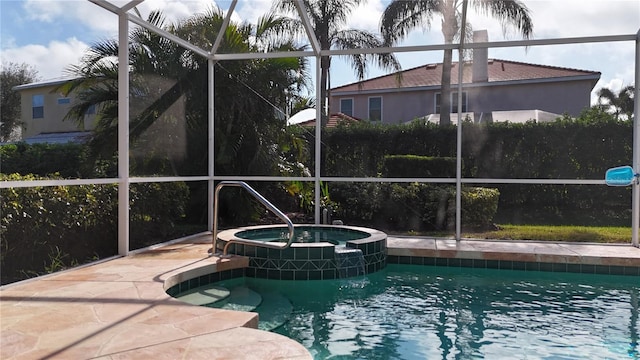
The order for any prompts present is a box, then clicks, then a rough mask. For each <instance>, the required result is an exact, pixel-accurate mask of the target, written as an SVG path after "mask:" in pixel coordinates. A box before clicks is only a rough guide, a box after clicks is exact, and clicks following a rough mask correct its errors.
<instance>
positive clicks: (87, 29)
mask: <svg viewBox="0 0 640 360" xmlns="http://www.w3.org/2000/svg"><path fill="white" fill-rule="evenodd" d="M471 1H473V0H471ZM521 1H522V2H523V3H524V4H525V5H526V6H527V7H528V8H529V10H530V16H531V17H532V19H533V24H534V32H533V37H532V38H533V39H550V38H568V37H582V36H601V35H630V34H636V33H638V31H639V30H640V0H607V1H603V0H562V1H558V0H521ZM111 2H112V3H113V4H116V5H118V6H122V5H124V4H126V3H128V1H122V0H112V1H111ZM389 2H390V0H369V1H365V4H364V5H361V6H360V8H358V9H357V10H356V11H355V12H354V13H353V14H354V15H353V16H352V18H351V19H350V20H349V22H348V24H347V27H348V28H356V29H362V30H368V31H371V32H378V28H379V19H380V15H381V14H382V11H383V10H384V8H385V6H386V5H387V4H388V3H389ZM230 3H231V1H230V0H192V1H169V0H145V1H144V2H142V3H141V4H140V5H139V6H138V7H137V8H138V10H139V11H140V13H141V14H142V15H143V17H145V16H146V14H149V12H150V11H152V10H157V9H162V11H163V13H164V14H165V16H166V17H167V19H168V20H169V21H172V22H175V21H178V20H180V19H184V18H186V17H188V16H190V15H193V14H196V13H200V12H202V11H203V10H205V9H206V8H207V7H209V6H211V4H215V5H217V6H219V7H220V8H221V9H223V10H226V9H228V8H229V4H230ZM270 7H271V1H268V0H239V2H238V5H237V7H236V9H235V11H234V14H233V19H234V20H235V21H249V22H254V21H255V20H256V19H257V18H258V17H259V16H261V15H263V14H265V13H266V12H268V10H269V9H270ZM439 21H440V20H439V19H437V20H436V21H434V26H433V27H432V28H431V29H427V28H418V29H416V30H414V31H413V32H411V33H409V35H408V36H407V38H406V39H405V40H404V41H403V42H401V43H400V44H399V45H401V46H407V45H434V44H442V43H443V37H442V34H441V31H440V28H439ZM468 21H469V23H471V24H472V26H473V29H475V30H480V29H486V30H487V31H488V34H489V40H490V41H502V40H518V39H519V37H518V35H517V33H515V32H514V31H512V30H509V29H507V31H506V32H505V31H503V29H502V27H501V26H500V23H499V22H498V21H497V20H494V19H491V18H488V17H486V16H482V15H480V14H477V13H475V12H474V11H470V12H469V15H468ZM117 26H118V22H117V17H116V16H115V15H114V14H112V13H110V12H108V11H106V10H104V9H102V8H101V7H99V6H97V5H95V4H93V3H91V2H90V1H87V0H0V60H1V62H2V64H3V65H4V64H7V63H8V62H13V63H27V64H29V65H31V66H33V67H34V68H35V69H36V70H37V71H38V74H39V76H40V80H53V79H59V78H63V77H67V76H69V72H68V69H69V67H70V66H71V65H77V64H79V63H80V60H81V58H82V55H83V53H84V52H85V51H86V49H87V48H88V47H89V46H90V45H91V44H94V43H97V42H99V41H101V40H104V39H109V38H115V37H117ZM397 57H398V59H399V60H400V63H401V65H402V67H403V68H405V69H407V68H411V67H415V66H419V65H423V64H428V63H438V62H442V52H439V51H432V52H422V53H398V54H397ZM489 57H490V58H498V59H505V60H513V61H522V62H527V63H532V64H544V65H551V66H560V67H568V68H574V69H581V70H590V71H599V72H601V73H602V76H601V79H600V81H599V82H598V83H597V84H596V86H595V88H594V92H593V94H592V102H593V103H594V102H595V100H596V96H595V92H596V91H597V90H598V89H600V88H603V87H606V88H610V89H612V90H614V91H617V90H619V89H621V88H622V87H624V86H627V85H633V84H634V66H635V64H634V58H635V44H634V42H632V41H625V42H616V43H596V44H578V45H553V46H532V47H528V48H497V49H490V50H489ZM310 72H311V73H312V74H313V73H314V72H315V71H313V70H311V71H310ZM385 73H386V71H385V70H383V69H379V68H376V67H375V66H373V65H372V66H370V69H369V71H368V73H367V78H370V77H374V76H380V75H383V74H385ZM357 80H358V79H357V78H356V76H355V74H354V72H353V70H351V68H350V67H349V65H348V63H347V62H346V61H345V60H343V59H341V58H335V59H334V60H332V67H331V86H332V87H335V86H340V85H344V84H347V83H351V82H354V81H357Z"/></svg>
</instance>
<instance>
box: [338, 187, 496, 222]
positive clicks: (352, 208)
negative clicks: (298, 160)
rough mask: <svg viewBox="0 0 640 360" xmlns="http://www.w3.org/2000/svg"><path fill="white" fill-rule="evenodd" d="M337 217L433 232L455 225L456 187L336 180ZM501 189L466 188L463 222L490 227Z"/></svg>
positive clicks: (462, 198)
mask: <svg viewBox="0 0 640 360" xmlns="http://www.w3.org/2000/svg"><path fill="white" fill-rule="evenodd" d="M329 192H330V194H331V199H332V200H333V201H335V202H337V203H338V204H339V206H338V209H339V211H338V213H337V214H335V216H334V217H336V218H338V219H341V220H343V221H344V222H345V223H347V224H354V225H366V226H373V227H375V228H379V229H383V230H387V231H403V232H404V231H408V230H413V231H432V230H453V229H454V228H455V186H451V185H433V184H424V183H408V184H398V183H353V184H348V183H332V184H330V186H329ZM499 197H500V193H499V191H498V190H497V189H489V188H478V187H463V189H462V194H461V200H462V206H463V210H462V225H463V227H465V228H469V229H471V228H488V227H491V226H492V225H493V217H494V215H495V214H496V210H497V208H498V199H499Z"/></svg>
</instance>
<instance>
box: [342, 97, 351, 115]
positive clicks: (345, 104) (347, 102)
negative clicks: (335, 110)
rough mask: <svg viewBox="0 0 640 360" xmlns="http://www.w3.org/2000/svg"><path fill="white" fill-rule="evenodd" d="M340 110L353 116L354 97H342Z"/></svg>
mask: <svg viewBox="0 0 640 360" xmlns="http://www.w3.org/2000/svg"><path fill="white" fill-rule="evenodd" d="M340 112H341V113H343V114H345V115H349V116H353V99H340Z"/></svg>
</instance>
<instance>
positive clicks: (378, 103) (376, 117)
mask: <svg viewBox="0 0 640 360" xmlns="http://www.w3.org/2000/svg"><path fill="white" fill-rule="evenodd" d="M369 121H382V98H381V97H379V96H378V97H370V98H369Z"/></svg>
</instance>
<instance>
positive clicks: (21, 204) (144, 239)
mask: <svg viewBox="0 0 640 360" xmlns="http://www.w3.org/2000/svg"><path fill="white" fill-rule="evenodd" d="M51 178H57V179H59V178H60V177H48V178H43V177H40V176H34V175H24V176H21V175H18V174H12V175H4V174H0V181H19V180H23V181H30V180H42V179H51ZM188 195H189V193H188V189H187V187H186V185H185V184H184V183H150V184H132V185H131V194H130V199H131V209H130V218H131V220H130V221H131V222H130V248H131V249H136V248H141V247H144V246H148V245H151V244H156V243H159V242H162V241H166V240H170V239H172V238H174V237H173V236H171V231H172V230H173V228H174V226H175V224H176V223H177V222H179V221H181V220H182V219H183V216H184V207H185V204H186V201H187V198H188ZM0 198H2V201H1V202H0V213H1V215H2V218H1V219H0V221H1V223H0V226H1V227H0V263H1V264H0V272H1V273H2V283H3V284H4V283H9V282H14V281H18V280H22V279H26V278H29V277H32V276H37V275H40V274H44V273H49V272H53V271H57V270H61V269H63V268H67V267H70V266H75V265H78V264H82V263H86V262H89V261H94V260H96V259H100V258H104V257H108V256H112V255H115V254H117V248H118V241H117V236H118V224H117V218H118V217H117V216H118V213H117V200H118V194H117V187H116V185H115V184H106V185H77V186H37V187H28V188H6V189H0Z"/></svg>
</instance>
